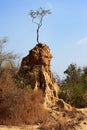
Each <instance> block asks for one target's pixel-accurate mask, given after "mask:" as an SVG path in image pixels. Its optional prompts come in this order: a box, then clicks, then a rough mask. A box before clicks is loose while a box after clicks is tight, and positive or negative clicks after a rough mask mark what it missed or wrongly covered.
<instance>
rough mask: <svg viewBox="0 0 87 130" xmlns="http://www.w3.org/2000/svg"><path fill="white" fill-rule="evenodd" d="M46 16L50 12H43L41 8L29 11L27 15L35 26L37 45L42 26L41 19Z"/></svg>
mask: <svg viewBox="0 0 87 130" xmlns="http://www.w3.org/2000/svg"><path fill="white" fill-rule="evenodd" d="M46 14H51V12H50V10H45V9H43V8H41V7H40V8H39V9H38V10H36V11H33V10H30V12H29V15H30V16H31V18H32V22H33V23H35V24H37V43H39V30H40V27H41V26H42V22H43V17H44V16H45V15H46Z"/></svg>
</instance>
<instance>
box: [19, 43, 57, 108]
mask: <svg viewBox="0 0 87 130" xmlns="http://www.w3.org/2000/svg"><path fill="white" fill-rule="evenodd" d="M51 59H52V55H51V53H50V49H49V47H48V46H47V45H46V44H43V43H39V44H37V45H36V46H35V47H34V48H33V49H32V50H30V51H29V54H28V55H27V56H26V57H24V58H23V60H22V62H21V67H20V70H19V72H18V75H19V77H20V78H21V83H22V86H23V85H26V86H27V87H31V88H33V89H34V90H37V89H42V91H43V92H44V95H45V102H44V105H45V106H46V107H48V106H49V107H50V106H51V105H52V104H53V103H54V102H55V100H56V99H58V89H59V87H58V85H57V83H56V82H55V80H54V78H53V74H52V72H51V70H50V62H51Z"/></svg>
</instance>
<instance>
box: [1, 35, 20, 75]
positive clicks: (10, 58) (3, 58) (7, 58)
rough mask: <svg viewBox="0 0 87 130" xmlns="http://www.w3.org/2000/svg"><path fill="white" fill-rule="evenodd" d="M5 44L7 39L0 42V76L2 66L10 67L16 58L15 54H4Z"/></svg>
mask: <svg viewBox="0 0 87 130" xmlns="http://www.w3.org/2000/svg"><path fill="white" fill-rule="evenodd" d="M6 42H7V38H6V37H4V38H2V39H1V40H0V74H1V72H2V66H3V64H6V63H8V62H9V63H10V65H12V64H13V61H14V60H15V59H17V58H18V56H17V55H16V54H13V52H4V45H5V43H6Z"/></svg>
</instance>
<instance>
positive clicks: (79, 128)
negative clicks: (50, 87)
mask: <svg viewBox="0 0 87 130" xmlns="http://www.w3.org/2000/svg"><path fill="white" fill-rule="evenodd" d="M78 110H81V111H82V113H84V114H85V119H84V120H83V121H81V122H79V124H78V125H76V126H75V127H74V128H75V130H87V108H83V109H78ZM38 127H39V126H37V125H35V126H27V127H16V126H11V127H10V126H0V130H37V128H38Z"/></svg>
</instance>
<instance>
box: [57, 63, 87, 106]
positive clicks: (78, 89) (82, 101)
mask: <svg viewBox="0 0 87 130" xmlns="http://www.w3.org/2000/svg"><path fill="white" fill-rule="evenodd" d="M86 70H87V68H83V69H81V68H78V67H77V66H76V64H70V65H69V67H68V69H67V70H66V71H65V72H64V73H65V74H66V78H65V79H64V80H63V81H62V84H61V92H60V94H59V97H60V98H63V99H64V100H65V101H66V102H67V103H70V104H71V105H73V106H75V107H87V71H86Z"/></svg>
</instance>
